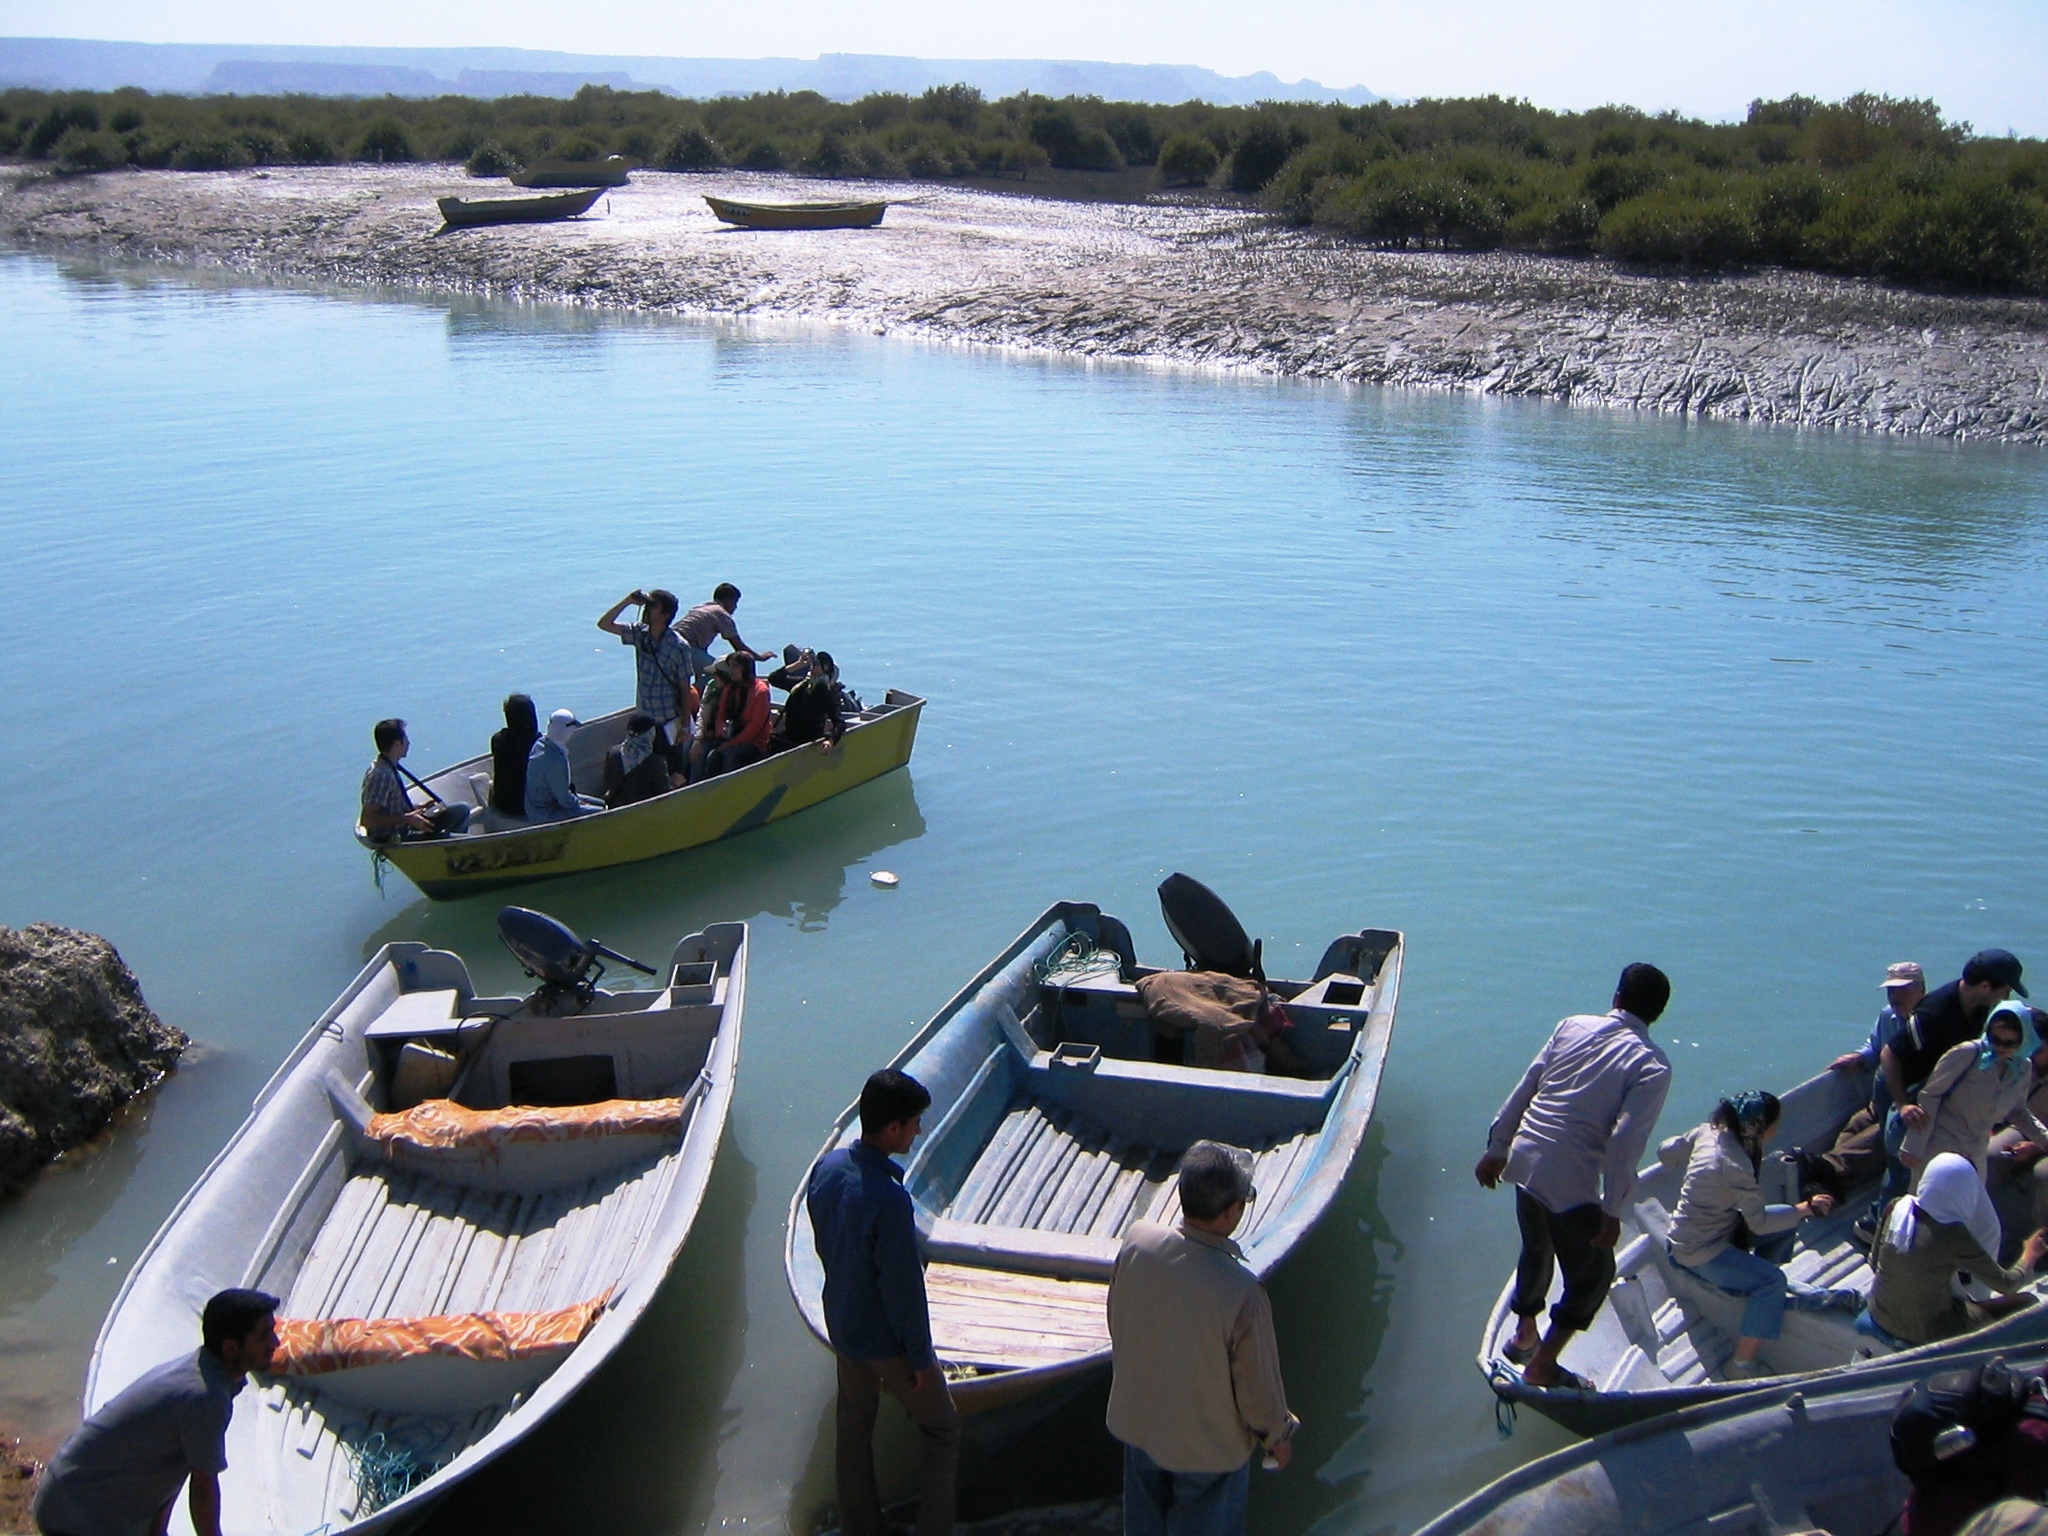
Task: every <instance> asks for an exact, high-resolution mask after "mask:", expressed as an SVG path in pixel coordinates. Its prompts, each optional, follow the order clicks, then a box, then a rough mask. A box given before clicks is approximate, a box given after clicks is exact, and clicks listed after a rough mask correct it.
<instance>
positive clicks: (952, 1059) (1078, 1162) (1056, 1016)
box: [784, 875, 1402, 1441]
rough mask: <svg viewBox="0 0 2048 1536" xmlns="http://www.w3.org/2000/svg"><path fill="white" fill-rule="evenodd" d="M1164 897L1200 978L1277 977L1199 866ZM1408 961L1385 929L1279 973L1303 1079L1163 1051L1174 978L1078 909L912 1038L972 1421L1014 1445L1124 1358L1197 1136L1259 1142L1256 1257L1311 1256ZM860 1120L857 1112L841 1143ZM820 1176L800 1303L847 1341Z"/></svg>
mask: <svg viewBox="0 0 2048 1536" xmlns="http://www.w3.org/2000/svg"><path fill="white" fill-rule="evenodd" d="M1161 898H1162V903H1163V904H1165V905H1166V907H1167V923H1168V927H1169V929H1170V930H1171V931H1172V932H1174V934H1175V935H1176V937H1177V938H1179V939H1180V942H1181V944H1182V947H1183V949H1184V950H1185V951H1186V952H1187V953H1188V955H1189V956H1190V959H1191V967H1190V968H1201V969H1208V970H1226V971H1232V972H1234V973H1237V974H1249V973H1250V970H1251V969H1255V968H1256V966H1257V960H1256V951H1255V950H1254V948H1253V946H1252V945H1251V944H1250V942H1249V941H1248V940H1246V939H1245V938H1244V935H1243V930H1242V929H1241V928H1239V927H1238V926H1237V924H1236V921H1235V919H1233V918H1231V917H1230V916H1229V914H1228V912H1227V910H1226V909H1224V908H1223V907H1222V904H1221V903H1220V902H1217V901H1216V899H1215V897H1214V896H1213V895H1211V894H1210V893H1209V892H1208V891H1207V890H1205V889H1204V888H1202V887H1201V886H1199V885H1197V884H1196V883H1195V882H1193V881H1191V880H1188V879H1187V877H1185V876H1180V875H1176V876H1174V877H1173V878H1172V879H1171V880H1169V881H1168V882H1167V883H1166V884H1165V885H1163V886H1162V887H1161ZM1226 929H1227V930H1229V936H1228V938H1227V939H1225V940H1224V941H1223V942H1221V943H1218V942H1217V936H1218V934H1219V932H1221V931H1222V930H1226ZM1205 951H1206V954H1205ZM1401 955H1402V940H1401V935H1400V934H1399V933H1397V932H1393V931H1391V930H1387V929H1379V928H1368V929H1365V930H1363V931H1361V932H1359V933H1354V934H1346V935H1343V936H1341V937H1339V938H1337V939H1335V940H1334V941H1332V942H1331V944H1330V945H1329V947H1328V949H1327V950H1326V951H1325V952H1324V955H1323V958H1322V963H1321V964H1320V965H1319V966H1318V967H1317V968H1316V972H1315V975H1314V977H1313V978H1312V979H1311V980H1308V981H1271V982H1268V983H1267V986H1268V987H1269V988H1270V989H1271V990H1272V991H1273V992H1274V993H1276V994H1278V995H1279V996H1280V997H1282V998H1283V999H1285V1006H1286V1010H1287V1013H1288V1014H1289V1015H1290V1016H1291V1018H1292V1020H1293V1028H1292V1030H1291V1031H1290V1033H1291V1034H1292V1036H1293V1037H1294V1040H1295V1047H1296V1050H1297V1052H1298V1054H1299V1057H1300V1067H1301V1073H1302V1075H1300V1076H1289V1077H1281V1076H1272V1075H1264V1074H1259V1073H1251V1072H1242V1071H1223V1070H1217V1069H1213V1068H1206V1067H1197V1066H1192V1065H1185V1064H1177V1063H1175V1062H1170V1061H1161V1060H1160V1059H1159V1052H1158V1050H1157V1049H1156V1045H1157V1041H1158V1037H1157V1036H1156V1035H1155V1032H1154V1029H1153V1026H1152V1024H1151V1023H1150V1021H1149V1019H1148V1017H1147V1013H1146V1009H1145V1006H1144V1004H1143V1003H1142V1002H1140V1000H1139V996H1138V990H1137V987H1136V986H1135V983H1136V982H1137V981H1138V980H1139V979H1140V978H1142V977H1146V976H1150V975H1155V974H1157V973H1158V968H1156V967H1151V966H1140V965H1139V964H1138V963H1137V957H1136V955H1135V953H1134V952H1133V949H1132V944H1131V935H1130V931H1129V930H1128V929H1127V928H1126V927H1125V926H1124V925H1123V923H1121V922H1119V921H1118V920H1117V919H1116V918H1114V917H1111V916H1109V915H1108V914H1106V913H1104V912H1103V911H1101V910H1100V909H1099V908H1097V907H1094V906H1091V905H1088V904H1085V903H1081V902H1061V903H1059V904H1058V905H1056V906H1053V907H1051V908H1049V909H1048V910H1047V911H1046V912H1045V914H1044V915H1043V916H1041V917H1040V918H1039V919H1038V920H1037V921H1036V922H1034V923H1033V924H1032V925H1031V926H1030V928H1028V929H1027V930H1025V932H1024V933H1023V935H1022V936H1020V937H1019V938H1018V939H1016V940H1015V941H1014V942H1013V943H1011V944H1010V945H1009V947H1008V948H1006V949H1005V950H1004V951H1003V952H1002V953H1001V954H1000V955H998V956H997V957H996V958H995V959H994V960H993V961H991V962H990V963H989V964H988V966H987V967H985V968H984V969H983V970H982V972H981V973H980V974H979V975H978V976H976V977H975V978H974V979H973V980H972V981H970V982H969V983H968V984H967V985H966V987H965V988H963V989H962V990H961V991H960V993H959V994H958V995H957V996H955V997H954V998H953V1000H952V1001H951V1002H949V1003H948V1004H947V1005H946V1006H945V1007H944V1008H943V1009H941V1010H940V1012H939V1014H938V1016H937V1017H936V1018H934V1019H933V1020H932V1021H931V1022H930V1023H929V1024H927V1025H926V1026H925V1027H924V1028H923V1029H922V1030H921V1031H919V1032H918V1034H917V1036H916V1038H915V1039H913V1040H912V1041H911V1042H910V1043H909V1044H908V1045H907V1046H905V1047H904V1048H903V1050H902V1051H901V1052H900V1053H899V1054H898V1055H897V1057H896V1059H895V1061H894V1062H893V1063H892V1065H894V1066H896V1067H900V1068H901V1069H902V1070H904V1071H906V1072H908V1073H910V1074H911V1075H912V1076H913V1077H915V1078H917V1080H918V1081H919V1082H921V1083H923V1084H924V1086H925V1087H926V1088H927V1089H929V1090H930V1092H931V1095H932V1105H931V1108H930V1109H929V1110H928V1111H926V1113H925V1136H924V1138H923V1140H922V1141H921V1142H920V1143H919V1144H918V1146H917V1148H916V1149H915V1151H914V1153H913V1155H912V1156H911V1158H910V1160H909V1164H908V1166H907V1168H906V1171H905V1177H904V1185H905V1188H906V1189H908V1191H909V1192H910V1196H911V1198H912V1200H913V1201H915V1202H916V1205H917V1219H918V1223H919V1227H920V1230H921V1231H923V1232H924V1233H925V1235H926V1239H927V1240H926V1256H927V1258H928V1259H929V1260H930V1263H929V1267H928V1268H927V1269H926V1271H925V1286H926V1291H927V1295H928V1298H929V1301H930V1306H931V1317H932V1336H933V1341H934V1343H935V1345H936V1346H937V1353H938V1356H939V1359H940V1360H941V1362H943V1363H944V1364H945V1365H946V1367H947V1374H948V1377H949V1379H950V1381H951V1386H952V1392H953V1398H954V1401H955V1402H956V1403H957V1404H958V1405H959V1408H960V1412H961V1415H962V1416H963V1418H965V1419H966V1421H967V1424H968V1427H969V1428H970V1430H972V1431H974V1432H975V1433H976V1434H977V1436H978V1437H979V1438H981V1439H982V1440H984V1441H992V1440H994V1441H999V1440H1002V1439H1005V1438H1007V1437H1008V1436H1009V1435H1011V1434H1013V1433H1015V1432H1016V1431H1018V1430H1021V1429H1022V1428H1024V1427H1027V1426H1028V1425H1029V1424H1030V1423H1032V1422H1033V1421H1034V1420H1036V1419H1038V1418H1040V1417H1042V1416H1043V1415H1045V1414H1047V1413H1049V1412H1051V1411H1052V1410H1053V1409H1055V1408H1057V1407H1058V1406H1059V1405H1060V1404H1061V1403H1062V1402H1064V1401H1065V1400H1067V1399H1068V1398H1069V1397H1071V1396H1072V1395H1073V1394H1075V1393H1077V1392H1079V1391H1080V1390H1081V1389H1082V1388H1083V1387H1085V1386H1086V1385H1087V1384H1088V1382H1089V1381H1090V1380H1092V1379H1094V1378H1095V1377H1096V1376H1098V1375H1099V1374H1100V1373H1101V1372H1102V1371H1103V1370H1104V1369H1105V1368H1106V1367H1107V1366H1108V1364H1109V1331H1108V1319H1107V1314H1106V1298H1107V1293H1108V1287H1109V1279H1110V1275H1111V1273H1112V1271H1113V1268H1114V1266H1115V1262H1116V1255H1117V1250H1118V1248H1119V1246H1120V1240H1121V1238H1122V1235H1123V1231H1124V1229H1125V1228H1126V1227H1127V1226H1129V1225H1130V1224H1131V1223H1132V1222H1134V1221H1139V1220H1152V1221H1167V1222H1171V1221H1174V1220H1177V1219H1178V1213H1179V1197H1178V1192H1177V1190H1176V1187H1175V1182H1174V1173H1175V1169H1176V1167H1177V1165H1178V1162H1179V1158H1180V1154H1181V1153H1182V1152H1183V1151H1184V1150H1186V1148H1187V1147H1188V1146H1189V1144H1190V1143H1192V1142H1195V1141H1198V1140H1202V1139H1204V1138H1208V1139H1213V1140H1217V1141H1223V1142H1228V1143H1230V1144H1232V1145H1235V1146H1240V1147H1243V1148H1246V1149H1247V1150H1249V1151H1250V1152H1251V1153H1252V1154H1253V1158H1254V1164H1255V1168H1254V1173H1253V1178H1254V1181H1255V1183H1256V1184H1257V1187H1258V1192H1259V1193H1258V1200H1257V1201H1256V1203H1255V1204H1254V1205H1253V1206H1252V1208H1251V1210H1250V1212H1249V1213H1248V1214H1247V1216H1246V1218H1245V1222H1244V1225H1243V1227H1242V1228H1241V1229H1240V1230H1239V1232H1238V1234H1237V1240H1238V1242H1239V1243H1240V1244H1241V1245H1242V1247H1243V1249H1244V1252H1245V1258H1246V1261H1247V1262H1248V1263H1249V1264H1250V1265H1251V1267H1252V1268H1253V1269H1254V1270H1255V1271H1257V1272H1258V1274H1259V1275H1260V1276H1262V1277H1263V1276H1265V1275H1268V1274H1270V1273H1271V1272H1272V1271H1273V1269H1274V1268H1275V1267H1276V1266H1277V1265H1278V1264H1279V1263H1280V1262H1281V1260H1283V1259H1284V1258H1286V1256H1287V1255H1288V1254H1289V1253H1290V1252H1292V1251H1293V1249H1294V1247H1295V1245H1296V1244H1297V1243H1299V1242H1300V1241H1301V1239H1302V1238H1303V1237H1304V1236H1306V1235H1307V1233H1308V1232H1309V1230H1310V1229H1311V1228H1312V1227H1313V1226H1314V1225H1315V1224H1316V1222H1317V1220H1318V1219H1320V1218H1321V1216H1322V1215H1323V1213H1324V1212H1325V1211H1326V1210H1328V1209H1329V1206H1330V1203H1331V1202H1332V1201H1333V1200H1334V1199H1335V1198H1336V1195H1337V1191H1338V1189H1339V1188H1340V1187H1341V1186H1342V1184H1343V1182H1344V1176H1345V1174H1346V1173H1348V1172H1349V1171H1350V1169H1351V1165H1352V1162H1353V1160H1354V1159H1355V1158H1356V1156H1357V1153H1358V1148H1359V1144H1360V1142H1361V1141H1362V1140H1363V1138H1364V1136H1365V1129H1366V1126H1367V1124H1368V1123H1369V1122H1370V1120H1371V1117H1372V1110H1373V1104H1374V1102H1375V1100H1376V1098H1377V1096H1378V1093H1379V1084H1380V1073H1381V1069H1382V1067H1383V1066H1384V1065H1385V1062H1386V1053H1387V1045H1388V1042H1389V1040H1390V1038H1391V1036H1392V1034H1393V1028H1394V1010H1395V1005H1396V1003H1397V1001H1398V998H1399V993H1400V986H1401ZM1219 957H1220V958H1219ZM1198 958H1199V959H1201V960H1202V961H1203V963H1202V964H1201V965H1200V966H1199V967H1196V966H1194V965H1193V964H1192V962H1193V961H1194V960H1196V959H1198ZM1247 961H1248V962H1249V963H1248V964H1247V963H1246V962H1247ZM859 1133H860V1121H859V1113H858V1106H857V1105H856V1106H854V1107H850V1108H849V1109H848V1110H847V1111H846V1113H845V1114H843V1115H841V1116H840V1118H839V1122H838V1124H837V1125H836V1126H834V1127H833V1130H832V1134H831V1136H830V1137H829V1138H828V1139H827V1140H826V1142H825V1146H824V1148H823V1149H822V1150H821V1152H820V1154H819V1155H820V1156H823V1155H824V1153H825V1152H829V1151H831V1150H832V1149H833V1148H835V1147H838V1146H841V1145H844V1144H846V1143H848V1142H850V1141H852V1140H853V1139H854V1138H855V1137H857V1136H858V1135H859ZM807 1182H808V1176H807V1177H806V1180H805V1181H804V1182H800V1183H799V1185H798V1187H797V1190H796V1193H795V1195H794V1197H793V1198H792V1199H791V1201H790V1209H789V1227H788V1240H787V1246H786V1248H785V1254H784V1257H785V1263H786V1267H787V1270H788V1274H789V1285H790V1290H791V1292H792V1294H793V1295H794V1296H795V1298H796V1303H797V1308H798V1310H799V1311H800V1312H801V1313H802V1314H803V1317H804V1321H805V1322H806V1323H807V1324H808V1325H809V1326H810V1329H811V1331H812V1332H813V1333H814V1334H816V1335H817V1336H818V1338H819V1339H820V1340H823V1339H824V1338H825V1336H826V1335H825V1319H824V1312H823V1302H822V1295H823V1288H824V1271H823V1267H822V1266H821V1265H820V1263H819V1261H818V1255H817V1249H816V1245H815V1242H814V1240H813V1237H812V1233H811V1222H810V1214H809V1212H808V1211H807V1210H806V1208H805V1204H804V1193H805V1183H807Z"/></svg>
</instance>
